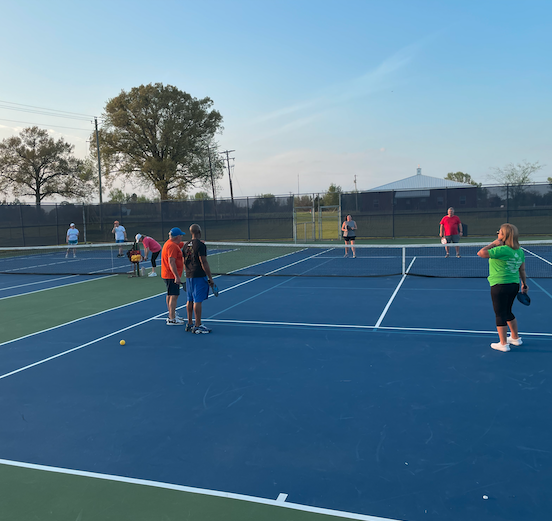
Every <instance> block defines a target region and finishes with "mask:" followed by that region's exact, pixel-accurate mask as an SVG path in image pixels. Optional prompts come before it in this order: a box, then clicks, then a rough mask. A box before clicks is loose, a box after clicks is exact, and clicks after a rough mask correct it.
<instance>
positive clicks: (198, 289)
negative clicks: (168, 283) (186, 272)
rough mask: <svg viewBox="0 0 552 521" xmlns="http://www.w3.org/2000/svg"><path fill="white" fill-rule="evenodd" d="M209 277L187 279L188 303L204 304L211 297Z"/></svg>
mask: <svg viewBox="0 0 552 521" xmlns="http://www.w3.org/2000/svg"><path fill="white" fill-rule="evenodd" d="M207 280H208V279H207V277H195V278H193V279H186V292H187V294H188V302H197V303H200V302H203V301H204V300H206V299H207V297H208V296H209V283H208V282H207Z"/></svg>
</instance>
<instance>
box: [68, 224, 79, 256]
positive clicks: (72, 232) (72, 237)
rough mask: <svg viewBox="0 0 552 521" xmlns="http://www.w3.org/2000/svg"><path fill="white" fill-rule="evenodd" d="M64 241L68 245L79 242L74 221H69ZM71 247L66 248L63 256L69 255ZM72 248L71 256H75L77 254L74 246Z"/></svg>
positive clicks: (74, 244)
mask: <svg viewBox="0 0 552 521" xmlns="http://www.w3.org/2000/svg"><path fill="white" fill-rule="evenodd" d="M65 242H66V243H67V244H68V245H69V246H76V245H77V244H78V242H79V231H78V230H77V229H76V228H75V223H71V224H70V225H69V229H68V230H67V238H66V239H65ZM70 249H71V248H70V247H69V248H67V253H66V254H65V258H67V257H68V256H69V250H70ZM72 249H73V257H76V256H77V249H76V248H72Z"/></svg>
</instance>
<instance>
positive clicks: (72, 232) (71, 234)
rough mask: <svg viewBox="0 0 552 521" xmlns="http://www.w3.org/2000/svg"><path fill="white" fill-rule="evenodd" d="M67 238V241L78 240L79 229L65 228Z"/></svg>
mask: <svg viewBox="0 0 552 521" xmlns="http://www.w3.org/2000/svg"><path fill="white" fill-rule="evenodd" d="M67 240H68V241H78V240H79V231H78V230H77V229H76V228H69V229H68V230H67Z"/></svg>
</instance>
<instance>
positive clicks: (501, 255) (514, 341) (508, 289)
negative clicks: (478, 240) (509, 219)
mask: <svg viewBox="0 0 552 521" xmlns="http://www.w3.org/2000/svg"><path fill="white" fill-rule="evenodd" d="M497 233H498V238H497V239H496V241H493V242H491V244H489V245H487V246H485V247H484V248H481V249H480V250H479V251H478V252H477V255H479V256H480V257H482V258H484V259H489V276H488V278H487V280H488V281H489V284H490V285H491V299H492V301H493V309H494V312H495V315H496V329H497V331H498V337H499V339H500V342H498V343H493V344H491V347H492V348H493V349H496V350H498V351H510V344H511V345H514V346H520V345H521V344H522V341H521V338H520V337H519V336H518V326H517V320H516V317H515V316H514V314H513V313H512V305H513V304H514V300H515V298H516V295H517V294H518V292H519V280H520V279H521V291H522V293H527V291H528V290H529V286H527V278H526V275H525V254H524V253H523V250H522V248H521V246H520V245H519V232H518V229H517V228H516V227H515V226H514V225H513V224H509V223H505V224H503V225H502V226H501V227H500V230H499V231H498V232H497ZM508 327H509V328H510V336H509V337H508V336H507V333H508Z"/></svg>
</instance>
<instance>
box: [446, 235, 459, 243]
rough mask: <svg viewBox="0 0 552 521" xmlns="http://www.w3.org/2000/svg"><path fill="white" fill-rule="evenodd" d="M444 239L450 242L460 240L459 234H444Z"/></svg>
mask: <svg viewBox="0 0 552 521" xmlns="http://www.w3.org/2000/svg"><path fill="white" fill-rule="evenodd" d="M445 239H446V240H447V243H448V244H450V243H451V242H453V243H457V242H460V234H457V235H445Z"/></svg>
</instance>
